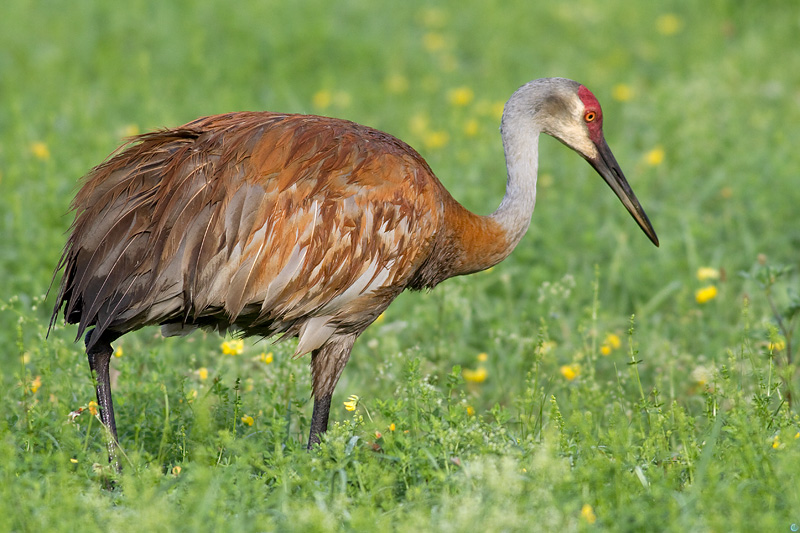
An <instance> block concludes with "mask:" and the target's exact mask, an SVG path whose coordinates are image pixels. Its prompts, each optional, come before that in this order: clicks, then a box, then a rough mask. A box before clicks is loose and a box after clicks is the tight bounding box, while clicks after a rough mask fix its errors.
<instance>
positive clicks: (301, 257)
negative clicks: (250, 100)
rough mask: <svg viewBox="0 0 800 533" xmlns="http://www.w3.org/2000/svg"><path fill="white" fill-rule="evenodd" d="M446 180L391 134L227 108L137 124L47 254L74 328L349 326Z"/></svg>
mask: <svg viewBox="0 0 800 533" xmlns="http://www.w3.org/2000/svg"><path fill="white" fill-rule="evenodd" d="M443 194H444V195H446V194H447V193H446V191H444V188H443V187H442V186H441V184H439V182H438V181H437V180H436V178H435V177H434V176H433V174H432V172H431V171H430V169H429V168H428V166H427V164H426V163H425V162H424V160H423V159H422V158H421V157H420V156H419V155H418V154H417V153H416V152H414V150H413V149H411V148H410V147H408V146H407V145H405V144H404V143H402V142H401V141H399V140H397V139H395V138H394V137H391V136H390V135H387V134H384V133H381V132H378V131H376V130H372V129H370V128H366V127H364V126H359V125H356V124H353V123H351V122H346V121H341V120H335V119H328V118H323V117H312V116H301V115H277V114H271V113H235V114H228V115H219V116H215V117H206V118H204V119H198V120H196V121H194V122H191V123H189V124H187V125H185V126H182V127H181V128H177V129H175V130H170V131H162V132H156V133H152V134H147V135H144V136H141V137H139V138H138V140H136V141H135V142H134V144H132V145H130V146H128V147H127V148H125V149H124V150H122V151H121V152H120V153H118V154H116V155H115V156H113V157H112V158H111V159H110V160H108V161H107V162H106V163H104V164H102V165H100V166H99V167H97V168H96V169H95V170H93V172H92V173H91V174H90V175H89V176H88V177H87V180H86V181H85V182H84V185H83V187H82V189H81V191H80V192H79V194H78V195H77V197H76V200H75V202H74V203H73V208H74V209H75V211H76V219H75V222H74V224H73V227H72V233H71V235H70V238H69V241H68V243H67V246H66V247H65V250H64V254H63V256H62V260H61V262H60V263H59V268H63V269H64V271H65V274H64V277H63V279H62V283H61V288H60V294H59V301H58V303H57V308H56V312H57V311H58V309H59V308H60V307H61V306H62V305H63V307H64V309H65V316H66V317H67V320H68V321H71V322H78V323H79V330H80V331H83V330H85V329H86V328H87V327H89V326H92V325H94V326H96V327H97V328H99V329H100V330H101V331H102V330H104V329H111V330H114V331H116V332H119V333H124V332H126V331H130V330H133V329H137V328H139V327H142V326H144V325H147V324H164V325H170V324H176V323H179V325H178V326H174V327H172V326H171V327H169V328H166V329H165V331H168V332H173V331H174V332H179V331H184V330H185V329H186V328H185V327H184V326H188V327H192V326H201V327H215V328H223V329H224V328H227V327H237V328H240V329H243V330H244V331H245V333H246V334H261V335H266V336H269V335H273V334H275V333H284V334H285V335H290V336H291V335H297V336H300V338H301V340H300V343H299V345H298V355H299V354H301V353H304V352H306V351H310V350H313V349H316V348H318V347H319V346H321V345H322V344H323V343H324V342H325V341H326V340H327V339H328V338H330V336H331V335H333V334H334V333H335V332H336V331H339V330H341V331H344V332H346V333H352V332H359V331H361V330H362V329H363V328H364V327H366V326H367V325H368V324H369V323H370V322H371V321H372V320H374V318H375V317H377V316H378V314H379V313H380V312H381V311H383V309H384V308H385V307H386V306H387V305H388V304H389V302H390V301H391V300H392V299H393V298H394V296H396V295H397V294H398V293H399V292H400V291H402V290H403V289H404V288H405V287H406V286H407V285H408V284H409V283H410V282H411V281H412V280H413V279H414V277H415V275H416V272H417V271H418V270H419V269H420V267H421V265H423V263H424V262H425V260H426V258H427V257H428V256H429V255H430V253H431V246H432V243H433V242H434V240H435V239H434V237H435V235H436V234H437V231H439V229H440V227H441V224H442V216H443V215H442V213H441V210H440V209H439V206H440V205H441V200H440V196H441V195H443Z"/></svg>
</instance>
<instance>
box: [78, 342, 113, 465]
mask: <svg viewBox="0 0 800 533" xmlns="http://www.w3.org/2000/svg"><path fill="white" fill-rule="evenodd" d="M93 333H94V330H92V331H90V332H89V333H87V334H86V355H87V356H88V358H89V368H90V369H91V370H92V377H94V379H95V382H96V384H95V390H96V391H97V405H98V407H99V409H100V421H101V422H102V423H103V426H105V429H106V430H107V433H106V446H107V447H108V462H109V463H110V464H111V466H112V467H113V468H114V470H116V471H117V472H119V471H120V463H119V458H118V457H117V423H116V421H115V420H114V403H113V402H112V401H111V377H110V375H109V362H110V361H111V354H113V353H114V349H113V348H112V347H111V341H113V340H115V339H116V338H117V337H119V335H118V334H116V333H113V332H104V333H103V334H102V335H101V336H100V338H99V339H93V338H92V334H93Z"/></svg>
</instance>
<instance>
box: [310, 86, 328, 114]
mask: <svg viewBox="0 0 800 533" xmlns="http://www.w3.org/2000/svg"><path fill="white" fill-rule="evenodd" d="M332 101H333V96H332V95H331V92H330V91H327V90H325V89H322V90H320V91H317V92H316V93H314V96H312V97H311V103H312V104H314V107H316V108H318V109H326V108H328V107H329V106H330V105H331V102H332Z"/></svg>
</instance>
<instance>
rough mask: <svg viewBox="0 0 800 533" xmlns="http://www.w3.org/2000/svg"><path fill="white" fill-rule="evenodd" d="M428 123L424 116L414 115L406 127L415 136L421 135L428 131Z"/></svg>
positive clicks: (426, 117) (422, 114) (421, 114)
mask: <svg viewBox="0 0 800 533" xmlns="http://www.w3.org/2000/svg"><path fill="white" fill-rule="evenodd" d="M429 122H430V121H429V119H428V116H427V115H426V114H424V113H417V114H416V115H412V116H411V119H410V120H409V121H408V127H409V129H410V130H411V131H412V132H414V133H415V134H416V135H422V134H424V133H425V132H426V131H428V124H429Z"/></svg>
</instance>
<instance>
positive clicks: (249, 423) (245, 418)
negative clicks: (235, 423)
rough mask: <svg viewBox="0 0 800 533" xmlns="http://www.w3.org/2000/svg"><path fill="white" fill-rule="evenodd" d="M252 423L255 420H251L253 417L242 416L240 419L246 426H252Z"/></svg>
mask: <svg viewBox="0 0 800 533" xmlns="http://www.w3.org/2000/svg"><path fill="white" fill-rule="evenodd" d="M253 422H255V420H253V417H252V416H250V415H244V416H243V417H242V424H247V425H248V426H252V425H253Z"/></svg>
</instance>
